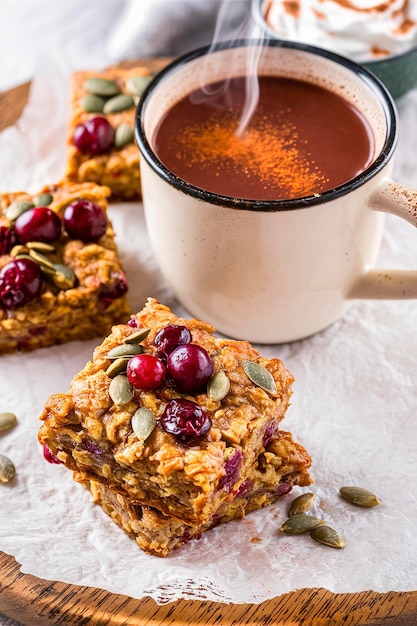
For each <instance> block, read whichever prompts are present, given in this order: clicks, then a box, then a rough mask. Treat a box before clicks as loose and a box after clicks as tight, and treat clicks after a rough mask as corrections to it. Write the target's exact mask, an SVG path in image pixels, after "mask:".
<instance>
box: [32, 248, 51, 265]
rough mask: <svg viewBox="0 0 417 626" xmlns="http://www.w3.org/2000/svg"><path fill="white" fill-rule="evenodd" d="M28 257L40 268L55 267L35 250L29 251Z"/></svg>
mask: <svg viewBox="0 0 417 626" xmlns="http://www.w3.org/2000/svg"><path fill="white" fill-rule="evenodd" d="M29 256H30V258H31V259H32V260H33V261H36V263H38V264H39V265H40V266H41V268H42V267H48V268H50V269H54V267H55V264H54V263H53V262H52V261H51V260H50V259H48V257H47V256H45V255H44V254H41V253H40V252H38V251H37V250H33V249H32V250H29Z"/></svg>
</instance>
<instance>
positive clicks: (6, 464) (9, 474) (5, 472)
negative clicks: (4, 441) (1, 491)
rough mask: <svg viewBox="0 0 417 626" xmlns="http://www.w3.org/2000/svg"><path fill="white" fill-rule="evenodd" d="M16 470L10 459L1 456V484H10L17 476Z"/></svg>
mask: <svg viewBox="0 0 417 626" xmlns="http://www.w3.org/2000/svg"><path fill="white" fill-rule="evenodd" d="M15 474H16V469H15V466H14V465H13V463H12V462H11V460H10V459H8V458H7V456H4V454H0V482H2V483H9V482H10V481H11V480H12V479H13V478H14V476H15Z"/></svg>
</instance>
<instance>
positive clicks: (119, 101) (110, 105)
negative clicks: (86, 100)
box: [103, 93, 135, 115]
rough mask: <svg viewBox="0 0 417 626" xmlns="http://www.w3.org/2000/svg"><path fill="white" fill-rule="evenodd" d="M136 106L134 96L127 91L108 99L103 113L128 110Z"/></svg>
mask: <svg viewBox="0 0 417 626" xmlns="http://www.w3.org/2000/svg"><path fill="white" fill-rule="evenodd" d="M134 106H135V102H134V100H133V98H132V96H129V95H128V94H125V93H120V94H119V95H118V96H113V98H110V100H107V102H106V104H105V105H104V107H103V113H105V114H106V115H107V114H108V113H120V111H126V110H127V109H131V108H132V107H134Z"/></svg>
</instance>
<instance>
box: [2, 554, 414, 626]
mask: <svg viewBox="0 0 417 626" xmlns="http://www.w3.org/2000/svg"><path fill="white" fill-rule="evenodd" d="M0 612H3V613H4V614H5V615H7V616H8V617H13V618H15V619H18V620H19V621H21V622H23V623H24V624H27V626H49V625H57V624H59V625H62V626H75V625H79V624H97V625H100V626H119V625H122V624H126V625H127V624H129V626H145V625H147V626H151V625H152V626H155V625H156V624H170V625H172V626H177V625H178V626H179V625H181V624H189V625H190V626H191V625H192V626H198V625H200V624H205V625H206V626H209V625H211V624H213V625H214V624H216V625H218V626H232V625H234V626H239V625H242V626H243V625H247V626H254V625H255V624H265V625H267V624H274V626H298V625H301V624H304V625H305V626H342V625H343V626H358V625H359V624H360V625H361V626H371V625H372V626H377V625H385V624H386V625H387V626H388V625H389V626H415V624H416V623H417V592H414V591H413V592H407V593H393V592H391V593H385V594H379V593H374V592H371V591H365V592H362V593H354V594H345V593H343V594H333V593H330V592H329V591H326V590H324V589H302V590H300V591H297V592H294V593H289V594H285V595H283V596H280V597H279V598H274V599H273V600H268V601H266V602H262V604H223V603H218V602H202V601H195V600H192V601H191V600H178V601H177V602H172V603H170V604H166V605H164V606H158V605H157V604H156V603H155V602H154V601H153V600H151V599H150V598H144V599H143V600H133V599H132V598H128V597H127V596H121V595H115V594H112V593H107V592H106V591H103V590H101V589H94V588H90V587H77V586H75V585H67V584H64V583H61V582H48V581H46V580H41V579H40V578H36V577H35V576H31V575H27V574H22V573H21V572H20V570H19V566H18V564H17V563H16V561H15V560H14V559H13V558H12V557H9V556H7V555H6V554H4V553H0Z"/></svg>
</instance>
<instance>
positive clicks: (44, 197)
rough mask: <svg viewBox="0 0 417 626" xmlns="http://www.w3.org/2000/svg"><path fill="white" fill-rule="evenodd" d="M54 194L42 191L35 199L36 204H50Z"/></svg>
mask: <svg viewBox="0 0 417 626" xmlns="http://www.w3.org/2000/svg"><path fill="white" fill-rule="evenodd" d="M53 199H54V198H53V196H52V195H51V194H50V193H40V194H39V196H36V198H35V199H34V203H35V206H49V205H50V204H51V202H52V200H53Z"/></svg>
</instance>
